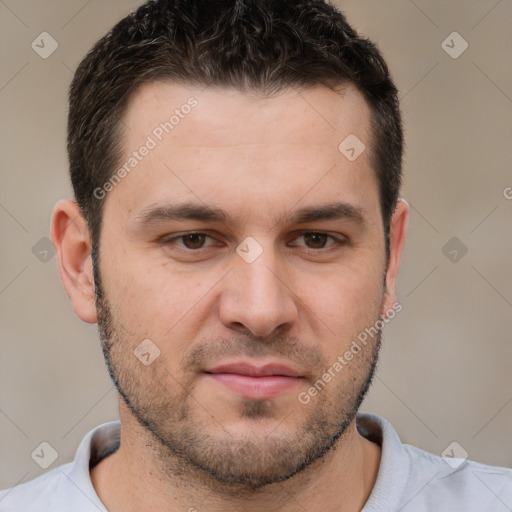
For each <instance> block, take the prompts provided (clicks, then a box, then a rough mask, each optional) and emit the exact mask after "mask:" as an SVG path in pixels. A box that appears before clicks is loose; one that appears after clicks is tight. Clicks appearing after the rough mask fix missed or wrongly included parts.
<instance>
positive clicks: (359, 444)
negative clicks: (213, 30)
mask: <svg viewBox="0 0 512 512" xmlns="http://www.w3.org/2000/svg"><path fill="white" fill-rule="evenodd" d="M120 412H121V425H122V427H121V444H120V447H119V450H118V451H117V452H115V453H114V454H112V455H110V456H109V457H107V458H106V459H104V460H103V461H101V462H100V463H99V464H98V465H97V466H95V467H94V468H93V469H92V470H91V479H92V483H93V486H94V487H95V489H96V492H97V494H98V496H99V498H100V499H101V501H102V502H103V503H104V505H105V506H106V508H107V509H108V510H109V511H111V512H118V511H125V512H131V511H132V510H133V511H139V512H140V511H145V510H161V511H162V512H167V511H176V510H187V511H190V512H193V511H194V510H196V511H200V510H201V508H202V504H203V503H207V504H208V511H209V512H217V511H219V512H220V511H223V512H231V511H237V512H238V511H239V510H240V509H244V510H250V511H253V512H259V511H265V512H266V511H268V510H273V511H276V512H277V511H279V512H291V511H292V510H294V511H296V510H297V509H298V508H299V509H305V510H308V511H310V512H316V511H318V512H319V511H322V512H331V511H337V512H357V511H360V510H361V509H362V508H363V506H364V504H365V502H366V501H367V499H368V497H369V495H370V493H371V490H372V488H373V486H374V484H375V480H376V478H377V473H378V467H379V463H380V448H379V447H378V446H377V445H376V444H374V443H372V442H371V441H369V440H367V439H365V438H364V437H362V436H361V435H360V434H359V433H358V432H357V429H356V421H355V419H354V420H353V421H352V423H351V424H350V426H349V427H348V428H347V430H346V431H345V433H344V434H343V436H342V437H341V438H340V439H339V440H338V443H337V444H336V445H335V447H334V448H333V449H332V450H330V452H329V453H328V454H327V455H326V456H325V457H323V458H322V459H321V460H317V461H315V462H314V463H313V464H311V465H310V466H308V467H307V468H306V469H305V470H303V471H302V472H300V473H299V474H297V475H295V476H293V477H292V478H289V479H288V480H286V481H284V482H279V483H276V484H271V485H267V486H265V487H263V488H261V489H256V490H254V489H252V490H249V489H247V488H242V487H236V486H233V485H227V484H220V483H218V482H217V481H215V480H214V479H213V478H212V477H211V476H209V475H207V474H205V473H204V472H203V471H201V470H199V469H196V468H192V467H190V466H189V465H188V464H187V463H185V462H183V461H182V460H181V459H178V458H174V460H169V458H168V457H166V459H165V467H164V466H163V463H162V460H161V459H160V458H159V457H158V455H157V454H158V449H156V448H157V447H156V446H155V445H156V442H155V441H154V439H153V438H152V436H151V435H150V434H148V433H147V432H146V431H145V430H144V429H143V428H142V427H141V426H140V425H139V424H138V422H136V420H135V419H134V418H133V416H131V414H130V413H129V412H128V411H120Z"/></svg>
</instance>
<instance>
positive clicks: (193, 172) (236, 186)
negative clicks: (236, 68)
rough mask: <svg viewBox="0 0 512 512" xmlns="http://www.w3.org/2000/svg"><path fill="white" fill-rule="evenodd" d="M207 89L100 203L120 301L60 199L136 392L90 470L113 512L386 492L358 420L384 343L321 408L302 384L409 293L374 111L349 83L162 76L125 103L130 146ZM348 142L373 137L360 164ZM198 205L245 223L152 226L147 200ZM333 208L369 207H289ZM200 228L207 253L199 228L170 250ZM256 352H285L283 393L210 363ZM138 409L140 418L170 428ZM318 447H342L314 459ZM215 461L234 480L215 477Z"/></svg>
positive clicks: (101, 318) (59, 239)
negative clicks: (383, 182) (307, 215)
mask: <svg viewBox="0 0 512 512" xmlns="http://www.w3.org/2000/svg"><path fill="white" fill-rule="evenodd" d="M190 96H194V97H195V98H196V99H197V100H198V106H197V107H196V108H195V109H193V110H192V112H191V113H190V114H189V115H187V116H186V117H185V118H184V119H182V120H180V123H179V125H178V126H176V127H175V129H174V130H173V131H172V132H171V133H169V134H167V135H165V137H164V138H163V140H162V141H161V142H160V143H159V144H158V145H157V147H156V148H154V149H153V150H151V152H150V153H149V154H148V155H147V156H146V157H145V158H144V159H143V160H142V161H141V162H140V163H139V164H138V166H137V167H136V168H135V169H134V170H133V171H132V172H131V173H130V174H129V175H128V176H127V177H126V178H124V179H123V180H122V181H121V182H120V183H119V184H117V185H116V186H115V187H114V188H113V190H111V191H110V192H109V193H108V195H107V196H106V198H105V199H103V201H105V204H104V213H103V225H102V233H101V238H100V262H99V272H100V275H101V291H102V293H103V294H104V300H103V301H95V299H94V293H95V285H96V286H99V283H98V282H97V283H96V284H95V282H94V278H93V268H92V261H91V240H90V236H89V232H88V230H87V224H86V222H85V220H84V219H83V218H82V216H81V215H80V213H79V211H78V208H77V205H76V204H75V203H74V202H73V201H69V200H65V201H61V202H59V203H58V204H57V206H56V207H55V210H54V215H53V221H52V239H53V242H54V245H55V247H56V252H57V256H58V261H59V268H60V273H61V277H62V280H63V283H64V286H65V288H66V291H67V293H68V295H69V297H70V299H71V302H72V304H73V308H74V310H75V312H76V314H77V315H78V316H79V317H80V318H81V319H82V320H83V321H85V322H90V323H95V322H99V323H100V333H101V332H102V337H103V342H104V349H105V350H106V352H107V356H108V358H110V364H111V371H113V373H114V376H115V378H116V379H117V380H118V385H119V386H120V388H121V389H122V390H123V391H124V392H125V393H126V395H127V400H123V399H120V400H119V413H120V419H121V425H122V427H121V446H120V448H119V450H118V451H117V452H116V453H114V454H113V455H111V456H109V457H108V458H106V459H104V460H103V461H102V462H100V463H99V464H98V465H97V466H96V467H95V468H93V470H92V471H91V477H92V481H93V485H94V487H95V489H96V491H97V493H98V495H99V497H100V499H101V500H102V501H103V503H104V504H105V506H106V507H107V508H108V510H110V511H114V512H115V511H118V510H119V511H120V510H124V511H131V510H139V511H140V510H162V511H167V510H169V511H170V510H173V511H175V510H184V511H187V510H190V509H191V508H195V509H197V510H202V509H204V510H209V511H212V512H213V511H217V510H218V511H221V510H222V511H230V510H240V509H241V508H242V509H247V510H253V511H260V510H262V511H263V510H264V511H268V510H275V511H278V510H279V511H283V512H285V511H291V510H302V509H306V510H308V511H311V512H313V511H320V510H321V511H324V512H329V511H334V510H336V511H344V512H350V511H359V510H361V508H362V507H363V506H364V503H365V502H366V500H367V499H368V497H369V495H370V493H371V490H372V488H373V486H374V484H375V480H376V477H377V473H378V465H379V461H380V447H379V446H377V445H376V444H374V443H372V442H370V441H368V440H366V439H365V438H363V437H362V436H361V435H360V434H359V433H358V432H357V430H356V425H355V419H354V418H353V415H352V413H353V412H354V411H355V409H356V408H357V406H358V403H357V399H358V395H359V394H360V392H361V389H362V388H363V387H364V384H365V382H366V380H367V379H368V376H369V375H370V373H371V366H372V364H374V363H375V360H376V357H377V346H376V345H377V337H376V338H375V339H372V340H371V341H370V342H369V343H368V345H367V346H366V347H365V348H364V349H363V350H362V351H361V353H360V354H358V355H357V356H355V357H354V359H353V360H352V361H351V362H350V364H348V365H347V366H346V367H345V368H344V369H343V371H342V372H340V373H339V375H337V376H336V378H335V379H333V381H332V382H331V383H329V384H328V385H327V386H326V387H325V388H324V389H323V390H322V391H321V392H320V393H318V395H317V396H315V397H312V400H311V402H310V403H309V404H307V405H305V404H303V403H301V402H300V401H299V400H298V395H299V393H300V392H304V391H307V390H308V389H309V388H310V387H311V386H312V385H313V384H314V383H315V382H316V381H317V380H318V379H319V378H320V377H321V376H322V374H323V373H324V371H325V370H326V369H327V368H328V367H329V366H331V365H332V364H333V363H334V362H335V361H336V360H337V357H338V356H339V355H342V354H344V353H345V352H346V351H347V350H348V349H349V347H350V344H351V342H352V340H354V339H356V337H357V335H358V334H359V333H360V332H362V331H363V330H364V329H365V328H366V327H369V326H372V325H374V323H375V321H376V320H377V319H378V318H379V316H380V315H382V316H387V315H388V314H389V312H390V311H391V310H392V309H393V305H394V304H395V302H396V296H395V283H396V278H397V274H398V269H399V264H400V259H401V255H402V251H403V247H404V243H405V233H406V224H407V217H408V205H407V203H406V202H405V201H404V200H400V201H399V202H398V205H397V208H396V210H395V212H394V214H393V217H392V221H391V228H390V258H389V261H388V262H386V257H385V238H384V231H383V224H382V217H381V213H380V205H379V190H378V183H377V178H376V175H375V172H374V171H373V170H372V168H371V165H370V150H371V144H370V137H369V134H370V111H369V108H368V105H367V103H366V101H365V100H364V98H363V96H362V95H361V94H360V93H359V92H358V91H357V90H356V89H355V88H353V87H351V86H348V87H346V88H345V90H344V91H343V92H342V93H340V94H338V93H335V92H333V91H330V90H329V89H327V88H324V87H316V88H314V89H309V90H304V91H300V92H299V91H296V90H293V89H288V90H286V91H284V92H282V93H280V94H279V95H278V96H274V97H270V98H262V97H257V96H255V95H248V94H242V93H241V92H239V91H234V90H227V89H199V88H192V87H190V88H187V87H184V86H181V85H177V84H170V83H152V84H148V85H145V86H144V87H142V88H141V89H139V90H138V91H137V92H136V93H135V94H134V96H133V97H132V99H131V102H130V105H129V108H128V110H127V114H126V118H125V120H124V121H125V124H126V127H127V129H126V132H125V148H126V155H127V156H128V155H130V154H131V152H132V151H134V150H136V149H137V148H139V147H140V146H141V145H142V144H143V143H144V141H145V140H146V137H147V136H148V135H149V134H151V133H152V131H153V130H154V129H155V127H156V126H158V125H159V123H160V122H163V121H165V120H167V119H168V116H169V114H168V113H172V112H173V111H174V109H176V108H177V107H178V108H179V106H180V105H183V104H184V103H186V101H187V99H188V98H189V97H190ZM349 134H356V135H357V137H358V138H359V139H360V140H362V141H363V142H364V143H365V145H366V150H365V151H364V152H363V153H362V154H361V156H360V157H359V158H357V159H356V160H355V161H353V162H350V161H349V160H348V159H347V158H346V157H345V156H344V155H343V154H342V153H340V151H339V150H338V145H339V144H340V142H342V141H343V140H344V139H345V138H346V137H347V136H348V135H349ZM185 201H188V202H194V203H196V204H203V205H204V204H206V205H210V206H215V207H218V208H222V209H224V210H225V211H226V212H227V213H229V215H230V216H231V217H232V220H233V224H227V223H225V222H219V221H215V222H211V221H205V220H185V221H176V220H159V221H158V222H152V223H149V224H144V223H141V222H140V218H141V212H143V211H147V209H148V208H151V207H154V206H156V205H164V204H166V205H167V204H176V203H179V202H185ZM335 202H343V203H346V204H349V205H351V206H353V207H355V208H357V209H358V211H360V212H361V214H362V218H361V219H360V220H355V219H350V218H342V219H321V220H316V221H308V222H306V223H297V222H296V221H291V220H286V218H285V217H286V216H289V215H292V214H293V213H294V212H295V211H296V210H297V209H298V208H302V207H308V206H320V205H324V204H327V203H335ZM190 232H200V233H206V234H208V235H209V236H210V237H207V238H205V242H204V243H205V246H204V247H203V248H199V249H196V247H200V246H201V244H200V243H198V242H197V239H193V240H192V241H191V240H190V239H187V240H184V239H183V238H182V239H175V240H173V241H171V242H170V241H167V242H166V243H160V242H161V241H162V240H163V239H164V238H165V237H166V238H169V237H177V236H178V235H183V234H186V233H190ZM304 232H306V233H311V232H313V233H326V234H329V235H331V236H332V237H335V238H330V237H325V238H322V237H321V236H320V239H318V238H315V239H311V238H308V237H307V236H302V235H304ZM247 237H252V238H254V239H255V240H256V241H257V243H258V244H259V246H260V247H261V249H262V253H261V254H260V255H259V257H258V258H257V259H256V260H254V261H253V262H251V263H248V262H246V261H245V260H244V259H242V258H241V257H240V256H239V255H238V254H237V253H236V250H235V249H236V248H237V247H238V246H239V245H240V243H241V242H242V241H243V240H244V239H246V238H247ZM336 239H339V240H343V241H344V243H343V244H337V243H335V240H336ZM187 242H188V243H189V247H193V248H192V249H190V248H188V249H187V247H186V245H185V244H186V243H187ZM383 276H385V279H384V278H383ZM107 313H108V314H107ZM106 326H108V327H109V328H110V332H108V330H107V331H106V330H105V327H106ZM102 329H103V330H102ZM147 338H149V339H150V340H152V342H153V343H154V344H155V345H156V346H158V348H159V349H160V351H161V353H160V355H159V357H158V358H156V359H155V360H154V362H153V363H152V364H151V365H149V366H144V365H143V364H141V362H140V361H139V360H138V359H137V358H136V357H135V356H134V354H133V351H134V349H135V348H136V347H137V346H138V345H139V344H140V343H141V341H142V340H144V339H147ZM242 360H243V361H245V362H247V361H248V362H251V363H254V364H256V365H260V364H263V363H266V362H268V361H271V360H272V361H275V360H279V361H280V362H283V363H286V364H288V365H291V366H292V367H293V368H294V369H296V370H297V371H298V372H299V373H300V378H299V379H297V382H295V383H294V384H293V385H292V387H291V388H290V389H288V390H286V391H285V392H282V393H280V394H279V395H278V396H275V397H272V398H269V399H266V400H249V399H247V398H245V397H243V396H241V395H240V394H239V393H237V392H235V391H233V390H232V389H228V388H226V387H225V386H224V385H222V384H221V383H218V382H217V381H214V380H213V379H212V378H210V377H209V376H208V375H207V374H205V373H204V370H205V369H209V368H212V367H213V366H215V365H218V364H220V363H224V362H226V361H242ZM359 398H360V397H359ZM134 410H136V411H139V412H140V411H141V410H143V412H142V413H141V414H142V416H143V417H144V418H146V419H148V418H149V419H150V420H151V421H153V422H154V423H155V425H153V427H154V429H155V430H156V431H157V433H158V434H159V435H160V437H158V436H157V435H155V433H154V432H151V431H150V430H148V429H147V428H145V427H144V426H143V425H141V423H140V421H138V420H137V417H136V414H134ZM319 418H321V419H322V421H323V423H322V422H318V419H319ZM344 420H347V421H348V425H346V428H345V430H344V432H343V433H342V434H341V437H340V438H339V439H338V440H337V441H335V440H333V436H335V435H336V430H337V429H339V425H340V424H341V423H342V422H343V421H344ZM315 422H316V423H315ZM311 432H313V433H314V435H313V434H310V433H311ZM338 434H340V432H338ZM166 436H167V437H166ZM187 436H189V437H187ZM190 436H192V437H190ZM194 436H195V437H194ZM191 439H192V440H191ZM329 439H331V446H329ZM172 440H177V441H176V442H177V443H179V442H180V440H181V441H182V446H181V445H180V446H181V448H182V449H183V450H185V453H180V454H179V453H177V451H176V450H177V448H176V446H174V447H172V446H169V444H170V443H171V441H172ZM187 441H188V442H187ZM166 442H168V445H166ZM315 443H316V445H318V444H319V443H323V444H324V445H325V447H326V453H323V454H322V455H321V456H318V453H317V455H316V457H317V458H316V459H314V460H311V461H309V462H308V464H303V465H302V467H299V466H300V458H301V456H302V455H303V454H304V453H306V452H308V451H309V452H311V453H314V449H315V446H316V445H315ZM194 447H195V448H196V450H195V452H194ZM329 448H330V449H329ZM240 454H243V455H240ZM276 454H277V455H276ZM194 457H195V459H194ZM198 460H199V461H200V462H202V463H204V464H205V465H206V466H208V465H209V468H210V470H212V468H213V469H216V470H218V471H217V474H213V473H212V471H209V472H208V471H206V470H205V469H204V468H203V469H199V468H198V467H197V464H195V462H197V461H198ZM194 461H195V462H194ZM223 461H228V463H226V464H227V466H228V469H229V468H231V469H232V473H234V474H235V476H234V477H233V475H232V481H228V477H227V475H226V468H225V467H223V464H222V462H223ZM294 468H295V469H296V470H298V471H299V470H300V471H299V472H298V473H297V474H294V475H293V469H294ZM223 471H224V473H223ZM292 475H293V476H292ZM265 478H266V479H267V480H268V481H272V479H273V481H274V483H268V482H266V481H265ZM279 479H280V480H279Z"/></svg>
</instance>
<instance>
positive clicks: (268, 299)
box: [221, 239, 297, 336]
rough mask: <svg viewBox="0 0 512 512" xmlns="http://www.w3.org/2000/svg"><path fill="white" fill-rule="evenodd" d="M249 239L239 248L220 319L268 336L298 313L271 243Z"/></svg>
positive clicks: (288, 322) (223, 300) (230, 324)
mask: <svg viewBox="0 0 512 512" xmlns="http://www.w3.org/2000/svg"><path fill="white" fill-rule="evenodd" d="M254 242H255V241H254V239H253V240H248V241H247V242H246V243H247V245H246V246H244V242H242V244H240V246H239V247H238V248H237V253H238V254H237V255H236V258H235V261H234V269H233V272H230V274H231V275H230V279H229V284H228V286H227V288H226V289H225V290H224V293H223V297H222V302H221V319H222V321H223V322H224V323H225V324H226V325H228V326H231V327H233V326H234V324H237V325H239V324H242V325H244V326H245V327H246V328H248V329H249V330H251V331H252V333H253V334H254V335H256V336H266V335H268V334H270V333H271V332H272V331H273V330H274V329H276V328H277V327H280V326H282V325H283V324H290V323H291V322H292V321H293V320H294V318H295V317H296V315H297V311H296V306H295V301H294V300H293V293H292V292H291V290H290V288H289V286H288V285H287V284H286V276H285V275H284V274H283V266H282V265H279V259H278V255H277V254H276V253H275V249H274V247H273V246H272V243H271V242H269V243H267V244H263V243H260V242H259V243H258V246H259V247H258V246H256V244H255V243H254Z"/></svg>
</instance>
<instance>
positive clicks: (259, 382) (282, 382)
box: [207, 373, 302, 400]
mask: <svg viewBox="0 0 512 512" xmlns="http://www.w3.org/2000/svg"><path fill="white" fill-rule="evenodd" d="M207 375H208V377H211V378H212V379H214V380H215V381H217V382H220V383H221V384H223V385H224V386H226V387H227V388H229V389H230V390H231V391H234V392H235V393H238V394H240V395H242V396H243V397H244V398H249V399H253V400H267V399H269V398H275V397H277V396H279V395H282V394H283V393H285V392H286V391H289V390H290V389H291V388H293V387H294V386H296V385H297V384H298V383H299V382H301V381H302V379H301V378H300V377H286V376H284V375H269V376H266V377H251V376H249V375H240V374H238V373H209V374H207Z"/></svg>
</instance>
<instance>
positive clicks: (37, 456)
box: [30, 441, 59, 469]
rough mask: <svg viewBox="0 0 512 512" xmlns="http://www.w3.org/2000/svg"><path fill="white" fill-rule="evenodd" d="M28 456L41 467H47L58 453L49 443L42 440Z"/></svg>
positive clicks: (55, 458) (56, 457)
mask: <svg viewBox="0 0 512 512" xmlns="http://www.w3.org/2000/svg"><path fill="white" fill-rule="evenodd" d="M30 456H31V457H32V460H33V461H34V462H36V463H37V465H38V466H40V467H41V468H43V469H48V468H49V467H50V466H51V465H52V464H53V463H54V462H55V461H56V460H57V459H58V457H59V454H58V452H57V450H56V449H55V448H54V447H53V446H52V445H51V444H50V443H48V442H46V441H43V442H42V443H40V444H39V445H38V446H37V448H36V449H35V450H34V451H33V452H32V453H31V454H30Z"/></svg>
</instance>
